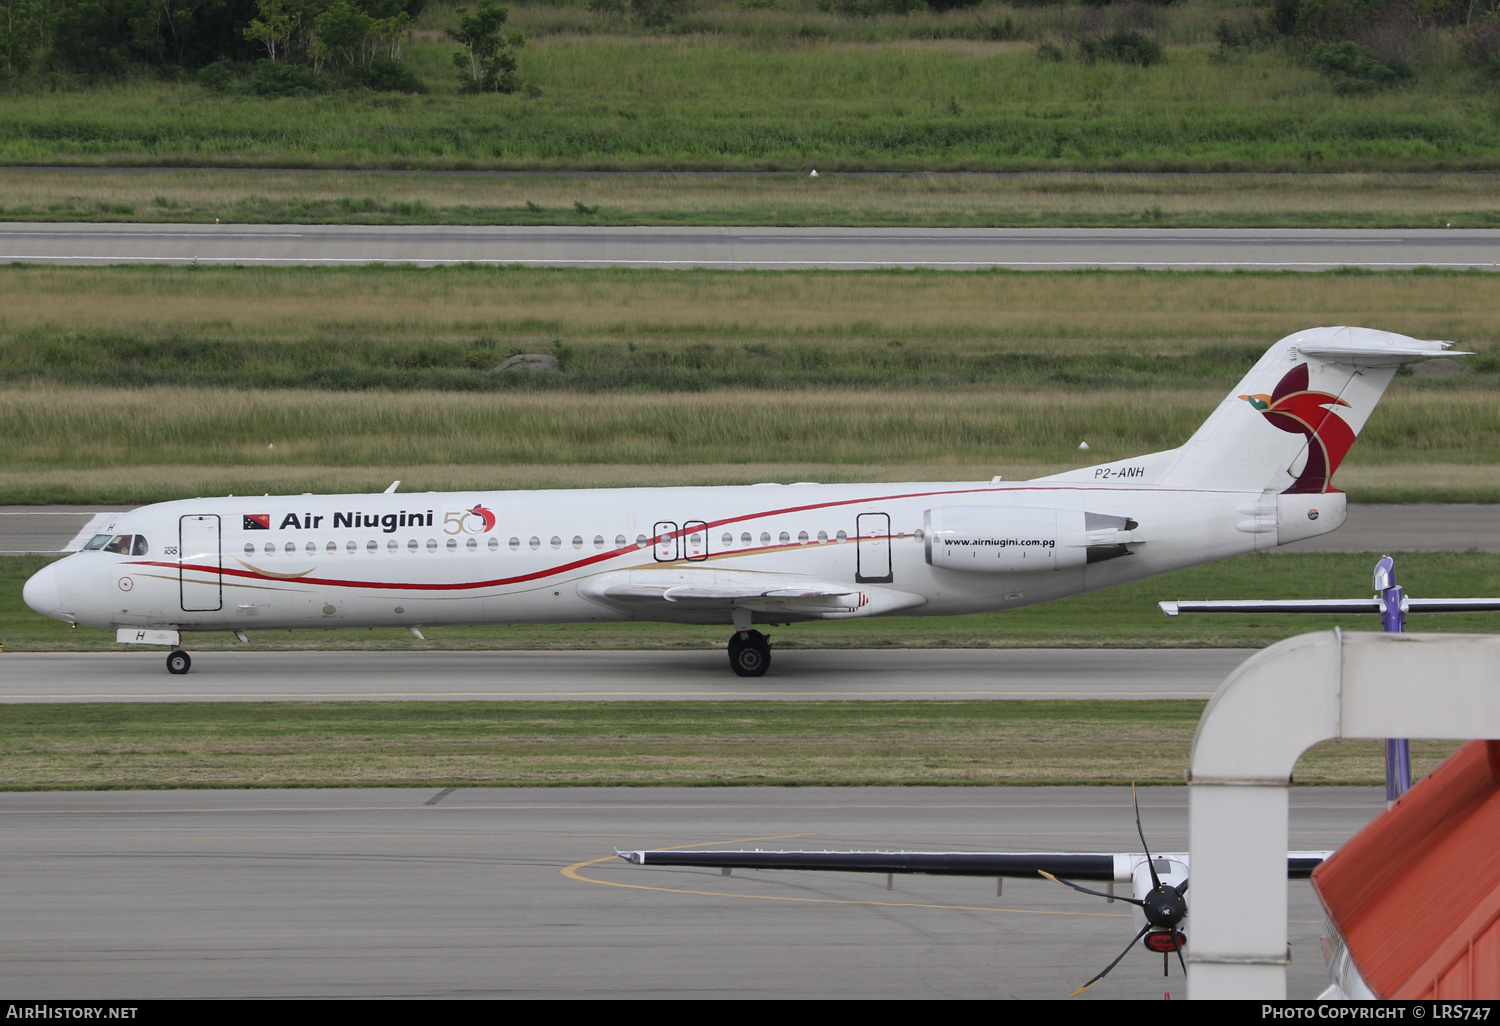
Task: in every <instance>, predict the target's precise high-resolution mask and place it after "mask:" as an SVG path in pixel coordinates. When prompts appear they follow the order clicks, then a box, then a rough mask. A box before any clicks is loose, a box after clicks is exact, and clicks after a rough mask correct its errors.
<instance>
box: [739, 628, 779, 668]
mask: <svg viewBox="0 0 1500 1026" xmlns="http://www.w3.org/2000/svg"><path fill="white" fill-rule="evenodd" d="M729 666H730V668H731V669H733V670H734V672H735V674H736V675H737V676H740V677H761V676H764V675H765V672H766V671H767V670H768V669H770V668H771V642H770V641H769V640H767V638H766V636H765V635H764V634H762V633H761V632H760V631H753V630H743V631H736V632H735V634H734V636H733V637H731V638H730V639H729Z"/></svg>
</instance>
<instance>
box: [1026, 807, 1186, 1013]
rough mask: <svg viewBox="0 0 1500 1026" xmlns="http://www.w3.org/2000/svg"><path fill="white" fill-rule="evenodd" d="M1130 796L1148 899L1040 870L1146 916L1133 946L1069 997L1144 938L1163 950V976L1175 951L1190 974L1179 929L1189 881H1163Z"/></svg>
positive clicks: (1149, 945)
mask: <svg viewBox="0 0 1500 1026" xmlns="http://www.w3.org/2000/svg"><path fill="white" fill-rule="evenodd" d="M1130 796H1131V799H1132V801H1134V802H1135V831H1136V833H1137V834H1138V835H1139V836H1140V839H1141V850H1142V851H1144V852H1145V853H1146V861H1145V866H1146V868H1147V869H1148V870H1149V871H1150V873H1151V889H1150V890H1149V891H1148V892H1147V893H1146V896H1145V898H1120V897H1117V896H1115V895H1111V894H1105V893H1104V892H1103V891H1095V890H1091V889H1089V888H1087V887H1080V886H1079V885H1078V884H1075V883H1069V882H1068V881H1067V880H1059V879H1058V878H1057V877H1055V876H1053V875H1052V874H1051V873H1049V872H1047V871H1046V870H1039V872H1040V873H1041V874H1042V875H1043V876H1045V877H1046V878H1047V879H1048V880H1053V881H1056V882H1057V883H1060V884H1062V885H1063V886H1065V887H1071V888H1073V889H1074V890H1075V891H1080V892H1082V893H1084V894H1092V895H1094V896H1095V897H1098V898H1105V899H1110V900H1116V901H1124V902H1128V903H1129V904H1131V905H1135V906H1137V907H1138V908H1140V910H1141V911H1142V912H1143V913H1144V914H1145V916H1146V925H1145V926H1143V927H1141V931H1140V932H1139V933H1137V934H1136V935H1135V936H1134V937H1132V938H1131V939H1130V943H1129V944H1127V945H1125V950H1124V951H1122V952H1120V954H1119V955H1118V956H1116V958H1115V960H1114V961H1113V962H1111V963H1109V965H1107V966H1105V967H1104V971H1103V972H1101V973H1100V974H1099V975H1097V976H1095V977H1094V978H1093V979H1092V980H1089V982H1087V983H1085V984H1084V985H1083V986H1082V987H1079V988H1078V989H1077V990H1075V991H1074V992H1073V993H1072V994H1069V995H1068V996H1069V997H1076V996H1077V995H1079V994H1082V993H1083V992H1084V991H1086V990H1088V989H1089V988H1090V987H1092V986H1093V985H1094V984H1096V983H1098V982H1099V981H1100V980H1102V979H1104V977H1106V976H1108V975H1109V972H1110V970H1111V969H1113V968H1114V967H1115V966H1117V965H1119V964H1120V962H1121V960H1122V959H1124V957H1125V956H1126V955H1128V954H1130V949H1131V948H1132V947H1134V946H1135V942H1136V941H1138V940H1140V939H1141V938H1143V937H1144V938H1145V939H1146V944H1145V946H1146V948H1147V949H1148V950H1150V951H1160V952H1161V953H1162V974H1163V975H1166V971H1167V966H1168V964H1169V963H1168V961H1167V955H1168V953H1169V952H1173V951H1175V952H1177V961H1178V963H1179V964H1180V965H1181V966H1182V972H1183V975H1187V962H1186V961H1184V960H1183V957H1182V946H1183V944H1185V943H1186V942H1187V937H1185V936H1184V935H1183V934H1182V933H1181V932H1180V931H1179V930H1178V929H1177V924H1178V923H1180V922H1182V920H1183V917H1185V916H1186V915H1187V897H1186V895H1187V889H1188V881H1187V880H1186V879H1184V880H1183V881H1182V883H1180V884H1176V885H1173V884H1169V883H1163V882H1162V879H1161V876H1160V874H1158V873H1157V870H1156V860H1155V859H1153V858H1152V857H1151V848H1150V846H1148V845H1147V844H1146V833H1145V831H1144V830H1143V829H1142V828H1141V801H1140V797H1139V796H1138V795H1137V794H1136V791H1135V785H1134V784H1132V785H1130Z"/></svg>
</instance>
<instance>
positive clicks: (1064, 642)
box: [0, 552, 1500, 668]
mask: <svg viewBox="0 0 1500 1026" xmlns="http://www.w3.org/2000/svg"><path fill="white" fill-rule="evenodd" d="M1380 555H1382V554H1381V553H1287V552H1283V553H1257V554H1254V555H1248V556H1241V557H1239V558H1237V559H1231V560H1228V561H1225V562H1222V563H1215V564H1212V565H1209V566H1203V567H1194V568H1191V569H1187V570H1179V571H1176V572H1175V573H1171V574H1166V575H1163V576H1161V577H1153V578H1149V579H1147V580H1144V581H1138V582H1136V583H1133V584H1126V585H1121V586H1119V587H1117V588H1110V589H1107V590H1105V591H1099V592H1094V593H1091V594H1087V595H1077V596H1074V597H1073V598H1068V599H1063V600H1061V601H1058V602H1051V603H1048V604H1046V605H1041V606H1032V607H1029V608H1026V609H1016V610H1011V611H1009V612H1004V613H984V614H974V615H970V616H943V617H870V618H867V619H860V620H847V621H839V622H827V621H825V622H817V623H804V624H796V625H793V626H790V627H783V628H777V629H774V630H772V631H771V632H770V636H771V640H772V642H773V644H774V645H775V646H776V647H777V648H779V649H795V648H823V649H827V648H1058V647H1065V648H1087V647H1111V648H1164V647H1165V648H1259V647H1262V646H1265V645H1269V644H1272V643H1274V642H1276V641H1280V640H1281V639H1283V638H1289V637H1291V636H1293V635H1295V634H1302V633H1304V632H1306V631H1317V630H1330V629H1332V628H1333V627H1335V626H1340V625H1342V626H1343V627H1345V628H1346V629H1349V630H1370V631H1375V630H1379V628H1380V624H1379V622H1378V620H1377V618H1376V617H1374V616H1368V617H1323V616H1270V615H1265V616H1219V615H1213V616H1209V615H1199V616H1178V617H1168V616H1166V615H1164V614H1163V613H1162V612H1161V610H1160V609H1158V608H1157V603H1158V602H1161V601H1164V600H1173V599H1208V598H1217V599H1236V598H1273V597H1275V598H1347V597H1349V596H1360V595H1367V594H1369V587H1370V573H1371V570H1372V569H1373V568H1374V565H1375V560H1376V559H1378V558H1379V557H1380ZM1397 557H1398V563H1397V565H1398V567H1399V572H1400V580H1401V583H1402V584H1403V586H1404V587H1405V588H1406V592H1407V594H1409V595H1418V596H1422V597H1460V596H1484V595H1500V554H1497V553H1490V552H1465V553H1447V552H1426V553H1423V552H1407V553H1399V554H1397ZM49 558H50V557H43V556H0V644H3V645H4V648H5V651H6V652H49V651H86V652H88V651H91V652H108V651H112V650H113V651H123V649H120V648H118V647H117V646H116V645H115V643H114V634H113V632H110V631H102V630H88V629H79V630H71V629H69V627H68V625H67V624H64V623H60V622H58V621H56V620H49V619H46V618H44V617H41V616H38V615H37V614H36V613H33V612H32V611H31V610H29V609H27V608H26V606H25V605H24V604H23V603H22V602H21V585H22V584H23V583H25V580H26V578H27V577H29V576H30V575H31V574H32V573H35V572H36V570H37V569H38V568H40V567H41V566H42V565H44V564H45V563H46V562H48V560H49ZM1408 626H1409V629H1410V630H1413V631H1449V632H1459V633H1487V632H1494V631H1496V630H1497V629H1500V613H1464V614H1453V615H1437V614H1430V615H1426V616H1420V615H1413V616H1412V617H1411V618H1410V623H1409V625H1408ZM425 633H426V635H427V640H426V641H418V640H416V639H415V638H413V637H412V636H411V634H409V633H407V632H406V631H405V630H401V629H390V630H384V629H382V630H350V631H308V632H291V631H262V632H256V631H251V632H250V634H249V637H250V639H251V644H253V645H255V646H256V647H257V648H266V649H275V650H282V649H319V650H322V649H348V650H371V651H376V650H383V649H393V650H402V651H431V650H455V649H469V650H501V649H599V650H609V649H698V650H708V651H714V650H718V649H721V648H722V647H723V645H724V628H723V627H684V626H678V625H674V624H652V623H639V624H571V625H541V626H516V627H446V628H441V629H430V630H428V631H426V632H425ZM190 640H191V644H190V645H189V647H190V648H191V649H192V650H193V651H194V652H199V651H214V650H222V649H226V648H235V647H238V646H239V642H238V641H236V640H235V639H234V637H233V635H230V634H228V633H225V634H202V635H193V636H192V637H191V639H190ZM4 658H5V657H4V655H3V654H0V668H3V666H4Z"/></svg>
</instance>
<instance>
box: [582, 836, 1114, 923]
mask: <svg viewBox="0 0 1500 1026" xmlns="http://www.w3.org/2000/svg"><path fill="white" fill-rule="evenodd" d="M807 836H810V835H808V834H773V835H772V836H770V837H741V838H738V839H736V840H733V841H712V842H710V843H711V844H750V843H751V842H754V841H784V840H787V839H789V838H793V837H807ZM696 847H699V845H696V844H678V845H673V846H672V847H671V848H663V849H662V850H663V851H673V850H676V849H681V848H696ZM617 858H619V856H618V855H605V856H604V857H602V858H597V859H587V860H585V861H583V862H575V863H573V864H572V865H571V866H565V867H564V868H562V869H560V870H558V872H559V873H561V874H562V875H563V876H565V877H567V878H568V879H569V880H579V881H582V882H583V883H591V884H601V885H603V886H605V887H625V888H628V889H630V890H633V891H661V892H664V893H667V894H696V895H700V896H703V897H709V898H748V899H750V900H752V901H796V902H802V903H803V904H809V905H871V906H875V907H878V908H938V909H949V910H952V911H954V912H1014V913H1016V914H1017V915H1024V916H1100V917H1105V918H1120V917H1125V916H1129V915H1130V913H1129V912H1059V911H1055V910H1049V909H1034V908H996V907H994V906H993V905H934V904H929V903H925V902H920V901H859V900H856V899H853V898H799V897H793V896H791V895H783V894H727V893H725V892H723V891H699V890H693V889H691V888H687V887H655V886H652V885H650V884H629V883H619V882H618V881H615V880H598V879H595V878H594V877H591V876H584V875H583V873H582V872H581V871H582V870H584V869H587V868H588V867H589V866H597V865H599V864H600V863H603V862H611V861H613V860H615V859H617Z"/></svg>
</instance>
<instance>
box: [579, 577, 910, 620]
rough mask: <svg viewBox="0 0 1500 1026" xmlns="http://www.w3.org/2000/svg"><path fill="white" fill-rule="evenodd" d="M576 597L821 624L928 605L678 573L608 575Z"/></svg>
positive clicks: (885, 594) (888, 592) (837, 589)
mask: <svg viewBox="0 0 1500 1026" xmlns="http://www.w3.org/2000/svg"><path fill="white" fill-rule="evenodd" d="M579 591H580V592H581V593H582V594H583V595H585V596H586V597H588V598H591V599H593V600H595V601H597V602H604V603H606V604H609V605H619V606H626V607H630V606H635V607H640V606H642V605H646V606H650V605H656V606H660V607H663V608H677V609H684V610H729V609H735V608H739V609H749V610H753V611H755V612H759V613H790V614H795V615H800V616H810V617H816V618H822V619H839V618H846V617H857V616H873V615H875V614H877V613H889V612H894V611H895V610H898V609H909V608H911V607H913V606H920V605H924V604H925V603H926V602H927V599H926V598H925V597H924V596H922V595H914V594H910V593H908V592H904V591H898V590H896V589H894V588H883V587H872V586H870V585H868V584H847V583H841V582H838V581H823V580H817V579H813V578H801V577H795V576H792V575H788V574H737V573H726V572H723V571H716V570H712V569H708V568H704V569H702V570H697V569H689V568H682V567H677V568H673V569H671V570H665V571H651V570H645V571H634V572H631V573H628V574H606V575H604V576H602V577H598V578H594V579H591V580H589V581H586V582H584V583H583V584H582V585H580V586H579Z"/></svg>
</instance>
